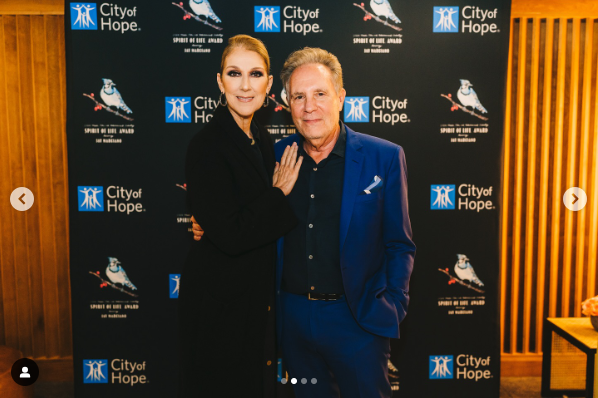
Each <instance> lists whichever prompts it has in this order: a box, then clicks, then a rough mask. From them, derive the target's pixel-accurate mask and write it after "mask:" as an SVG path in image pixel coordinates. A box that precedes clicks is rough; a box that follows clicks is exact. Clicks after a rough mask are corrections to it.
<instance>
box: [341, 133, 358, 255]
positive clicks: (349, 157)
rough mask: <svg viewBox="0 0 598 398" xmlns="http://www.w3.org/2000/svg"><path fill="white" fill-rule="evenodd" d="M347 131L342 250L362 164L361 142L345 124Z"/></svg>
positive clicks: (342, 206)
mask: <svg viewBox="0 0 598 398" xmlns="http://www.w3.org/2000/svg"><path fill="white" fill-rule="evenodd" d="M345 130H346V131H347V146H346V148H345V175H344V180H343V196H342V200H341V227H340V250H341V252H342V250H343V246H344V245H345V239H346V238H347V232H348V231H349V224H350V223H351V215H352V214H353V206H354V205H355V198H357V194H358V190H359V187H358V184H359V179H360V177H361V170H362V166H363V153H361V147H362V145H361V142H360V141H359V137H358V136H357V134H355V132H354V131H353V130H351V129H350V128H348V127H347V126H345Z"/></svg>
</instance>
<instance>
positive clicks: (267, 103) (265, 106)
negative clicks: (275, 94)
mask: <svg viewBox="0 0 598 398" xmlns="http://www.w3.org/2000/svg"><path fill="white" fill-rule="evenodd" d="M268 105H270V97H268V93H266V99H265V100H264V108H267V107H268Z"/></svg>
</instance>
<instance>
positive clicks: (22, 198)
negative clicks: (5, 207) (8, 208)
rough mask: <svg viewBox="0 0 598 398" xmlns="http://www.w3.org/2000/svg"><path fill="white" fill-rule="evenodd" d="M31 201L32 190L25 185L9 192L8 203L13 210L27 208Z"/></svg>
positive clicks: (33, 199)
mask: <svg viewBox="0 0 598 398" xmlns="http://www.w3.org/2000/svg"><path fill="white" fill-rule="evenodd" d="M33 202H35V197H34V196H33V192H31V191H30V190H29V189H27V188H25V187H19V188H17V189H15V190H14V191H12V193H11V194H10V204H11V205H12V207H14V208H15V210H18V211H25V210H29V209H30V208H31V206H33Z"/></svg>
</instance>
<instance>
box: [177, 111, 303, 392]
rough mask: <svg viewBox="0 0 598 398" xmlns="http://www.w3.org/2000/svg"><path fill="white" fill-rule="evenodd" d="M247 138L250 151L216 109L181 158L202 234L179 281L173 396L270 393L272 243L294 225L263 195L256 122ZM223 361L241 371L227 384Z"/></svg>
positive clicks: (265, 155)
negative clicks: (175, 391) (176, 385)
mask: <svg viewBox="0 0 598 398" xmlns="http://www.w3.org/2000/svg"><path fill="white" fill-rule="evenodd" d="M251 132H252V134H253V136H254V137H256V138H257V139H258V142H257V143H256V144H254V145H251V140H250V139H248V138H247V134H245V133H244V132H243V130H241V129H240V128H239V126H238V125H237V123H236V122H235V120H234V118H233V116H232V114H231V113H230V111H229V110H228V109H227V108H226V107H218V109H217V110H216V111H215V112H214V116H213V117H212V119H210V122H209V123H208V124H206V125H205V126H204V127H203V128H202V130H201V131H200V132H199V133H197V134H196V135H195V136H194V137H193V139H192V140H191V142H190V143H189V148H188V150H187V158H186V162H185V175H186V182H187V196H188V201H189V205H190V210H191V214H193V216H194V217H195V219H196V220H197V222H198V223H199V225H201V226H202V227H203V229H204V230H205V235H204V236H203V238H202V239H201V240H200V241H199V242H195V241H193V243H192V249H191V251H190V252H189V255H188V257H187V261H186V262H185V266H184V268H183V271H182V276H181V285H180V295H179V300H178V304H179V322H180V326H179V332H180V339H179V341H180V347H181V352H180V360H181V363H180V365H179V369H180V370H181V371H180V387H179V394H180V395H179V396H180V397H185V398H187V397H196V396H198V394H199V395H201V396H202V397H203V396H205V397H222V396H223V393H222V391H223V390H222V388H223V387H222V386H226V394H225V395H226V396H239V397H240V396H243V397H273V396H275V394H276V393H275V391H276V388H277V383H276V369H277V367H276V366H275V365H272V364H273V363H274V364H275V363H276V358H277V356H276V329H275V323H274V313H275V311H274V286H275V266H276V263H275V262H276V241H277V239H278V238H280V237H282V236H284V235H285V234H286V233H287V232H288V231H290V230H291V229H292V228H293V227H294V226H295V225H296V218H295V215H294V214H293V210H292V209H291V207H290V205H289V203H288V199H287V197H286V196H285V195H284V193H283V192H282V191H281V190H280V189H279V188H275V187H272V179H271V178H272V173H273V172H274V164H275V157H274V146H273V144H272V139H271V138H270V136H269V134H268V132H267V131H266V129H264V128H263V126H260V125H259V124H257V123H252V126H251ZM256 145H257V147H258V148H259V152H257V150H256V149H255V148H253V147H254V146H256ZM260 153H261V158H260ZM230 358H234V361H235V366H239V368H240V369H243V372H240V374H238V375H236V376H235V377H234V378H232V379H231V378H230V377H229V376H230V375H229V374H228V373H227V372H222V369H224V368H226V367H227V366H229V362H230ZM268 361H270V362H268ZM278 384H280V383H278ZM198 389H199V390H198Z"/></svg>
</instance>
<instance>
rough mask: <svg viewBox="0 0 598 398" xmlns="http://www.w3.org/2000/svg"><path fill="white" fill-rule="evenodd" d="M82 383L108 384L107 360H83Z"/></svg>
mask: <svg viewBox="0 0 598 398" xmlns="http://www.w3.org/2000/svg"><path fill="white" fill-rule="evenodd" d="M83 383H108V360H107V359H84V360H83Z"/></svg>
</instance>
